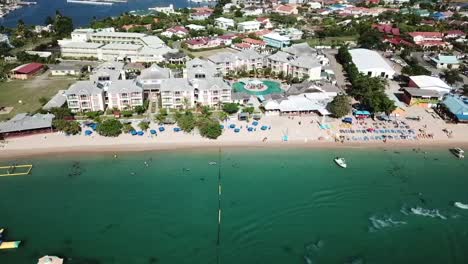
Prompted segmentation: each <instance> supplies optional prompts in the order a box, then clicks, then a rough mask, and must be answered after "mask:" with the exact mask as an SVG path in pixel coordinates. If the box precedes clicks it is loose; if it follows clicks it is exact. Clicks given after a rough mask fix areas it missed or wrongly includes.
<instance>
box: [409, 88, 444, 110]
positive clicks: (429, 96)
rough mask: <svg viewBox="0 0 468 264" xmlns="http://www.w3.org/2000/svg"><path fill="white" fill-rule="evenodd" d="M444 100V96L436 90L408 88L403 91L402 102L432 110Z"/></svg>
mask: <svg viewBox="0 0 468 264" xmlns="http://www.w3.org/2000/svg"><path fill="white" fill-rule="evenodd" d="M441 99H442V94H441V93H439V92H438V91H436V90H428V89H419V88H412V87H407V88H404V89H403V96H402V100H403V102H405V103H406V104H407V105H409V106H415V105H416V106H420V107H424V108H431V107H433V106H435V105H437V103H438V102H439V101H440V100H441Z"/></svg>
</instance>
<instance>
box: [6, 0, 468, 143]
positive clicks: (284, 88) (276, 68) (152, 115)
mask: <svg viewBox="0 0 468 264" xmlns="http://www.w3.org/2000/svg"><path fill="white" fill-rule="evenodd" d="M405 8H407V7H406V6H405V5H403V4H401V3H399V2H398V3H397V2H392V3H384V4H383V5H382V6H378V7H362V6H355V5H353V4H350V3H347V4H337V3H333V1H331V2H326V3H319V2H312V3H281V4H276V3H269V2H268V3H257V2H245V3H244V2H242V3H224V2H223V3H221V2H220V3H218V5H216V6H215V7H195V8H191V9H177V8H174V6H173V5H171V6H168V7H154V8H150V9H148V10H147V11H144V10H138V11H135V12H130V13H129V14H127V15H123V16H120V17H116V18H112V19H106V20H102V21H95V22H93V23H91V25H90V27H86V28H85V27H83V28H68V29H67V30H68V31H66V32H62V29H59V27H58V26H57V23H56V22H57V21H54V19H52V20H51V24H50V25H47V26H46V27H42V28H40V30H39V28H37V27H36V28H34V30H32V31H31V33H29V32H28V34H32V36H33V37H40V36H42V35H44V36H45V34H48V35H49V36H50V35H53V36H55V37H54V38H56V40H57V42H56V43H55V44H52V45H49V46H47V44H45V45H42V46H41V47H39V48H38V49H32V50H21V51H16V47H15V45H20V44H21V43H19V42H18V40H17V38H18V37H20V36H21V34H24V32H20V31H18V30H16V31H14V30H13V31H11V32H12V33H11V34H10V35H7V34H5V35H3V38H2V41H3V43H4V45H6V47H8V48H7V50H9V52H10V53H9V54H7V55H8V56H4V57H3V59H4V60H5V63H7V64H8V65H11V69H10V70H9V71H8V72H6V73H5V80H4V82H5V83H8V82H16V83H18V84H19V85H22V84H27V83H29V82H30V83H32V84H33V83H36V82H50V83H52V84H53V83H55V82H57V83H58V81H59V80H60V81H64V83H66V84H64V85H63V86H61V87H57V89H55V90H53V91H50V92H48V93H47V95H46V96H42V97H40V98H39V99H41V104H40V109H37V108H34V109H32V108H31V107H28V105H29V104H30V103H29V102H28V103H25V102H27V101H28V98H23V96H22V95H21V94H14V96H13V98H15V99H13V100H10V99H8V100H5V99H6V97H4V98H5V99H3V98H2V99H3V100H2V101H0V107H1V112H0V117H2V120H3V121H2V122H1V123H0V136H1V137H2V140H3V141H2V144H1V146H2V149H4V150H8V149H12V150H13V149H21V148H23V147H24V148H26V146H29V147H32V146H36V147H38V148H41V147H42V148H44V147H45V146H46V145H47V146H49V147H52V146H55V147H59V146H61V145H63V144H65V143H64V142H65V141H63V140H62V139H63V138H67V139H69V140H67V141H66V144H67V145H69V146H84V145H95V146H96V145H101V144H102V145H110V144H116V145H119V144H136V145H146V144H150V145H152V146H153V145H154V146H156V145H158V144H173V143H181V142H185V143H186V144H200V145H203V144H205V143H208V142H218V143H219V144H234V145H235V144H237V143H246V142H251V143H258V144H269V143H270V142H274V143H284V144H288V143H290V142H296V143H299V142H302V143H303V144H313V142H323V143H327V142H328V143H330V144H345V143H348V142H351V143H370V142H373V143H376V144H386V143H388V142H393V141H395V142H399V143H402V144H404V143H405V142H409V144H418V143H419V142H440V141H443V142H450V141H451V140H452V141H454V142H459V141H460V142H463V141H465V140H466V139H465V138H464V137H463V135H464V133H465V132H464V131H466V130H467V127H466V125H464V123H466V122H468V110H467V109H468V99H467V97H466V95H468V94H467V90H468V87H466V83H467V77H466V76H465V75H466V64H465V62H466V55H465V53H464V52H463V47H465V48H466V39H465V37H466V34H465V33H464V32H466V31H464V30H463V29H466V23H465V24H464V23H458V22H457V20H456V18H458V17H460V16H461V17H463V16H464V15H465V14H466V11H464V9H463V7H462V8H461V9H460V7H459V6H457V5H453V6H447V7H444V8H445V9H447V11H446V12H445V13H441V12H434V13H432V14H431V13H430V12H429V15H428V16H425V15H424V19H420V21H419V22H412V23H414V24H411V29H410V30H408V28H401V27H398V26H397V25H396V24H392V22H391V20H392V18H393V17H401V16H403V17H405V16H408V13H407V9H405ZM168 14H169V16H168ZM411 15H413V13H411ZM325 18H330V19H331V18H332V19H333V20H334V22H333V23H334V27H336V28H339V29H341V30H342V32H343V33H342V34H343V35H347V34H348V33H347V31H349V30H355V28H356V27H357V25H358V23H368V24H369V26H368V27H366V28H365V29H364V30H361V31H362V32H360V33H358V34H359V37H358V38H355V37H353V38H349V39H345V38H343V39H342V40H339V39H338V38H335V40H333V41H331V39H332V38H331V37H328V36H332V33H331V32H330V28H329V27H323V26H320V21H322V20H323V19H325ZM60 19H61V21H62V23H64V22H65V21H68V20H66V19H65V18H64V17H63V16H62V15H59V14H58V15H57V16H56V18H55V20H60ZM377 20H378V21H377ZM124 21H127V22H126V23H123V22H124ZM300 21H303V22H300ZM53 22H54V23H55V24H54V23H53ZM449 22H450V23H449ZM431 23H432V24H437V23H439V24H443V25H445V26H446V27H448V28H450V30H446V31H443V32H438V31H432V32H431V31H428V30H427V25H430V24H431ZM59 30H60V32H59ZM54 34H55V35H54ZM317 36H320V39H321V40H320V41H319V42H316V41H315V40H317ZM326 38H330V39H329V40H327V41H324V39H326ZM41 48H42V50H41ZM14 55H16V56H14ZM65 80H66V82H65ZM37 93H38V94H40V93H41V91H37ZM36 104H37V102H36ZM21 109H26V110H27V111H24V112H21V111H20V110H21ZM44 144H46V145H44Z"/></svg>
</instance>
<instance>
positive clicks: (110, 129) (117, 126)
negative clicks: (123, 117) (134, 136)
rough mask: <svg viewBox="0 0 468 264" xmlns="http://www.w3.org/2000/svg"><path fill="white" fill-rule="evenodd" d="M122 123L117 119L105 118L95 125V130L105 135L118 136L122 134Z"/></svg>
mask: <svg viewBox="0 0 468 264" xmlns="http://www.w3.org/2000/svg"><path fill="white" fill-rule="evenodd" d="M122 129H123V125H122V123H121V122H120V121H119V120H117V119H107V120H104V121H102V122H100V123H99V124H98V126H97V132H98V134H99V135H101V136H105V137H118V136H119V135H120V134H122Z"/></svg>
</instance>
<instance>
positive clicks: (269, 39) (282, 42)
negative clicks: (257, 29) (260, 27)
mask: <svg viewBox="0 0 468 264" xmlns="http://www.w3.org/2000/svg"><path fill="white" fill-rule="evenodd" d="M262 39H263V40H264V41H265V42H266V44H267V45H268V46H270V47H273V48H277V49H282V48H285V47H287V46H289V45H290V43H291V38H289V37H286V36H282V35H280V34H278V33H276V32H272V33H269V34H266V35H263V37H262Z"/></svg>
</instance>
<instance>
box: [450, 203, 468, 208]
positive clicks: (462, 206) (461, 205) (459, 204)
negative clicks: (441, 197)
mask: <svg viewBox="0 0 468 264" xmlns="http://www.w3.org/2000/svg"><path fill="white" fill-rule="evenodd" d="M453 205H455V206H456V207H458V208H460V209H465V210H468V204H464V203H460V202H455V203H454V204H453Z"/></svg>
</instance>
